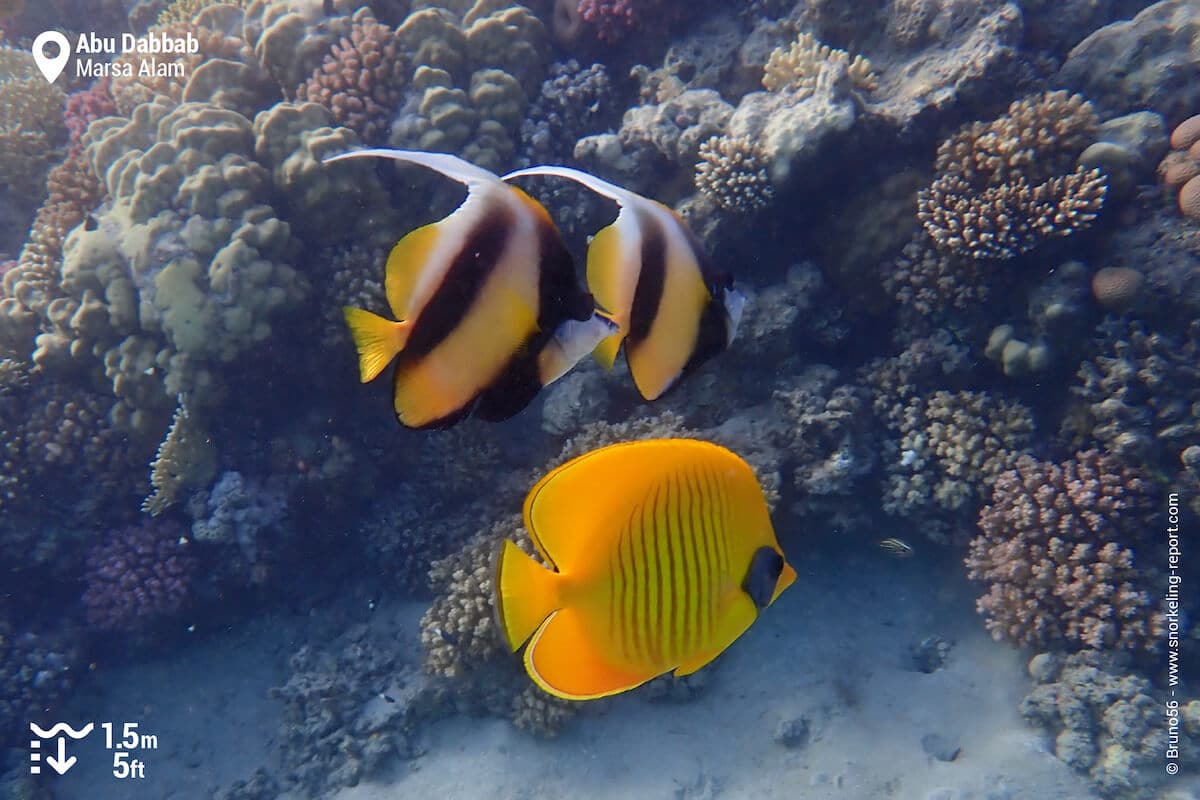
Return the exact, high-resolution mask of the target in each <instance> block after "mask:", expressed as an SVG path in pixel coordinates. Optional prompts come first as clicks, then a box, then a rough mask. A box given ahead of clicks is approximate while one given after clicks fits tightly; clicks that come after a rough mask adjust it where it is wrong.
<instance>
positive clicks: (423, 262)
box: [383, 214, 454, 318]
mask: <svg viewBox="0 0 1200 800" xmlns="http://www.w3.org/2000/svg"><path fill="white" fill-rule="evenodd" d="M453 216H454V215H453V214H451V215H450V217H447V218H446V220H449V219H452V218H453ZM446 220H442V221H441V222H434V223H431V224H429V225H425V226H422V227H420V228H417V229H416V230H415V231H413V232H411V233H409V234H408V235H407V236H405V237H404V238H403V239H401V240H400V241H399V242H397V243H396V246H395V247H393V248H392V252H391V253H389V254H388V259H387V265H386V266H385V267H384V271H383V288H384V291H385V293H386V294H387V301H388V306H390V307H391V309H392V313H393V314H394V315H395V316H396V317H397V318H405V317H408V316H409V313H410V311H411V309H410V308H409V306H410V305H411V304H412V294H413V288H414V287H415V286H416V285H417V279H418V278H420V277H421V273H422V272H423V271H424V270H425V268H426V266H427V265H428V263H429V257H430V254H431V253H432V252H433V246H434V244H436V243H437V240H438V233H439V227H440V226H441V225H442V224H443V223H444V222H446Z"/></svg>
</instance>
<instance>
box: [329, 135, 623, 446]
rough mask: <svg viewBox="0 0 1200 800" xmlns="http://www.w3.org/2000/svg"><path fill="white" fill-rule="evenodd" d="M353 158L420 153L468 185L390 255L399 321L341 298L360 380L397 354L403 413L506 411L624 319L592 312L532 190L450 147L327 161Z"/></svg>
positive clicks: (429, 420) (497, 414) (440, 419)
mask: <svg viewBox="0 0 1200 800" xmlns="http://www.w3.org/2000/svg"><path fill="white" fill-rule="evenodd" d="M348 158H387V159H391V160H394V161H400V162H405V163H411V164H417V165H419V166H423V167H426V168H428V169H432V170H434V171H436V172H439V173H441V174H442V175H445V176H446V177H448V178H451V179H453V180H456V181H458V182H460V183H462V184H464V185H465V186H466V187H467V197H466V199H465V200H464V201H463V202H462V204H461V205H459V206H458V208H456V209H455V210H454V211H453V212H451V213H450V214H449V215H448V216H446V217H445V218H443V219H442V220H440V221H438V222H435V223H432V224H430V225H426V226H424V227H421V228H418V229H416V230H414V231H412V232H411V233H409V234H408V235H407V236H405V237H404V238H402V239H401V240H400V241H399V242H398V243H397V244H396V246H395V247H394V248H393V249H392V252H391V253H390V254H389V256H388V259H387V264H386V267H385V273H384V289H385V294H386V296H387V301H388V306H389V307H390V308H391V311H392V314H393V315H395V317H396V320H397V321H395V322H392V321H390V320H387V319H384V318H383V317H379V316H377V315H375V314H371V313H370V312H367V311H364V310H362V309H356V308H347V309H345V316H346V322H347V324H348V325H349V327H350V330H351V333H352V334H353V336H354V342H355V346H356V347H357V349H358V353H359V371H360V377H361V379H362V381H363V382H364V383H365V382H367V381H371V380H374V379H375V377H377V376H378V375H379V373H380V372H382V371H383V369H384V368H385V367H387V366H388V364H390V363H392V362H393V361H394V362H395V364H396V367H395V373H394V377H393V387H392V399H393V406H394V410H395V412H396V417H397V418H398V419H399V420H400V422H401V423H402V424H404V425H406V426H408V427H412V428H437V427H448V426H450V425H453V424H454V423H455V422H457V421H458V420H459V419H461V418H463V417H465V416H467V415H468V414H471V413H474V414H475V415H476V416H479V417H481V418H483V419H488V420H502V419H507V418H508V417H511V416H513V415H514V414H516V413H518V412H519V411H520V410H521V409H523V408H524V407H525V406H526V405H528V403H529V401H530V400H532V399H533V397H534V395H536V394H537V392H538V391H539V390H540V389H541V387H543V386H545V385H546V384H548V383H550V382H551V381H553V380H555V379H557V378H558V377H559V376H561V375H562V374H564V373H565V372H566V371H567V370H569V369H570V368H571V367H572V366H573V365H574V364H575V362H576V361H577V360H578V359H579V358H581V357H582V356H583V355H584V354H586V353H587V352H588V350H590V349H592V348H593V347H594V346H595V343H596V342H598V341H600V340H601V339H602V338H604V337H605V336H607V335H609V334H610V333H611V332H612V330H613V329H614V328H615V327H616V325H615V323H614V322H612V321H610V320H608V319H606V318H605V317H603V316H602V315H598V314H596V313H595V310H594V307H593V303H592V300H591V297H590V295H588V294H587V292H585V291H583V290H582V289H581V288H580V287H579V286H578V284H577V282H576V277H575V270H574V265H573V263H572V261H571V257H570V254H569V253H568V252H567V250H566V247H565V246H564V245H563V243H562V240H561V237H560V236H559V234H558V231H557V229H556V228H555V227H554V224H553V222H552V221H551V220H550V216H549V214H547V213H546V210H545V209H544V208H542V206H541V205H539V204H538V203H537V202H536V201H535V200H533V199H532V198H530V197H529V196H528V195H526V194H525V193H524V192H521V191H519V190H515V191H514V187H511V186H509V185H507V184H505V183H503V182H502V181H501V180H500V179H499V178H498V177H497V176H496V175H494V174H492V173H491V172H489V171H487V170H485V169H482V168H480V167H477V166H475V165H473V164H470V163H468V162H466V161H463V160H462V159H460V158H458V157H456V156H452V155H449V154H446V153H423V152H416V151H408V150H389V149H371V150H357V151H354V152H350V153H343V154H341V155H338V156H334V157H333V158H329V159H326V162H325V163H332V162H336V161H340V160H342V159H348Z"/></svg>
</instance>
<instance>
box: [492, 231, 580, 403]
mask: <svg viewBox="0 0 1200 800" xmlns="http://www.w3.org/2000/svg"><path fill="white" fill-rule="evenodd" d="M538 222H539V224H538V323H537V324H538V330H537V332H536V333H534V334H533V335H532V336H531V337H530V339H529V340H528V341H527V342H525V343H524V345H523V346H522V347H521V349H520V350H518V351H517V352H515V353H513V356H512V358H511V359H509V362H508V364H507V365H505V367H504V370H503V372H502V373H501V375H500V378H499V379H497V380H496V381H495V382H494V383H492V385H491V386H489V387H488V388H487V389H485V390H484V391H483V393H482V394H481V395H480V397H479V404H478V405H477V406H476V407H475V410H474V413H475V416H477V417H479V418H480V419H483V420H486V421H488V422H502V421H504V420H506V419H511V418H512V417H514V416H516V415H517V414H519V413H520V412H521V411H523V410H524V409H525V408H526V406H528V405H529V404H530V403H531V402H533V398H534V397H535V396H536V395H537V393H538V392H539V391H541V389H542V380H541V372H540V370H539V368H538V356H539V355H540V354H541V352H542V348H543V347H545V345H546V343H547V342H548V341H550V339H551V337H553V336H554V334H555V332H556V331H557V330H558V326H559V325H561V324H562V323H563V322H565V321H567V320H568V319H573V320H578V321H584V320H587V319H589V318H591V316H592V311H593V308H594V306H593V303H592V296H591V295H590V294H588V293H587V292H585V291H583V290H582V289H580V288H579V283H578V282H577V280H576V277H575V262H574V260H573V259H572V258H571V254H570V253H569V252H568V251H567V248H566V246H565V245H564V244H563V242H562V238H561V237H560V236H559V234H558V231H557V230H556V229H555V228H554V227H553V226H552V225H543V224H541V220H539V221H538Z"/></svg>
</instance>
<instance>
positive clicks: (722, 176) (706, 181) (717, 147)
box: [696, 136, 775, 214]
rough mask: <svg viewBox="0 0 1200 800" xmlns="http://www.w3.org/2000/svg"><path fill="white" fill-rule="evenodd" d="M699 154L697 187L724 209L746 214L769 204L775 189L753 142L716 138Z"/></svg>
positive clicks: (706, 143) (702, 146) (759, 152)
mask: <svg viewBox="0 0 1200 800" xmlns="http://www.w3.org/2000/svg"><path fill="white" fill-rule="evenodd" d="M698 152H699V156H700V161H699V162H698V163H697V164H696V188H698V189H699V190H700V191H701V193H703V194H705V195H708V196H709V197H710V198H712V199H713V200H714V201H716V203H717V205H719V206H720V207H721V208H724V209H726V210H729V211H736V212H739V213H743V214H746V213H750V212H753V211H758V210H760V209H763V208H765V207H767V206H768V205H770V203H771V200H772V199H773V198H774V196H775V187H774V186H773V185H772V184H771V179H770V178H769V177H768V176H767V169H766V161H765V159H764V157H763V154H762V152H761V151H760V150H759V148H758V146H757V145H756V144H755V143H754V142H752V141H750V140H747V139H732V138H730V137H728V136H714V137H712V138H711V139H709V140H708V141H707V142H702V143H701V144H700V149H699V151H698Z"/></svg>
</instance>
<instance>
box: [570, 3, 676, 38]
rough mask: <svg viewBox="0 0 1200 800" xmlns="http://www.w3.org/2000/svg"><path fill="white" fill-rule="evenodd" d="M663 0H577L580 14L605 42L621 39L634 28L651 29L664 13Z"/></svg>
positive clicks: (597, 36)
mask: <svg viewBox="0 0 1200 800" xmlns="http://www.w3.org/2000/svg"><path fill="white" fill-rule="evenodd" d="M664 12H665V3H664V0H580V2H579V15H580V16H581V17H583V21H584V22H586V23H587V24H589V25H591V26H592V27H593V28H595V30H596V38H598V39H599V40H600V41H602V42H604V43H606V44H613V43H615V42H618V41H620V40H621V39H622V38H624V37H625V35H626V34H628V33H629V32H630V31H632V30H634V29H635V28H641V29H653V28H654V27H655V25H656V23H657V22H658V21H659V20H658V18H659V17H662V16H664Z"/></svg>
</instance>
